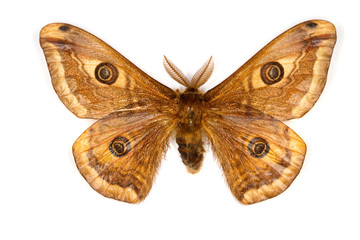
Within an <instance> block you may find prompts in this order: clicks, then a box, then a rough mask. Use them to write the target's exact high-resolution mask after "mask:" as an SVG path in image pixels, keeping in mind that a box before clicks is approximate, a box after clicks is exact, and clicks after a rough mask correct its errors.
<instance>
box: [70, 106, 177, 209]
mask: <svg viewBox="0 0 360 240" xmlns="http://www.w3.org/2000/svg"><path fill="white" fill-rule="evenodd" d="M176 124H177V121H176V120H175V119H173V118H172V117H170V116H168V115H165V114H160V113H156V111H152V112H149V111H147V112H132V111H130V112H129V111H128V112H115V113H112V114H110V115H108V116H106V117H105V118H103V119H101V120H99V121H97V122H96V123H95V124H93V125H92V126H91V127H90V128H88V129H87V130H86V131H85V132H84V133H83V134H82V135H81V136H80V137H79V138H78V139H77V140H76V142H75V143H74V146H73V154H74V158H75V161H76V165H77V167H78V169H79V171H80V173H81V174H82V175H83V177H84V178H85V179H86V181H87V182H88V183H89V184H90V186H91V187H92V188H94V189H95V190H96V191H97V192H99V193H100V194H102V195H104V196H106V197H109V198H114V199H116V200H120V201H125V202H130V203H136V202H140V201H142V200H143V199H144V198H145V197H146V196H147V194H148V193H149V191H150V189H151V186H152V182H153V179H154V176H155V173H156V170H157V168H158V166H159V164H160V160H161V158H162V156H163V153H164V151H165V149H166V147H167V142H168V139H169V137H170V134H171V132H172V131H173V129H174V127H175V126H176Z"/></svg>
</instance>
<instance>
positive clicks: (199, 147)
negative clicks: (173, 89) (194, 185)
mask: <svg viewBox="0 0 360 240" xmlns="http://www.w3.org/2000/svg"><path fill="white" fill-rule="evenodd" d="M179 106H180V107H179V113H178V116H179V124H178V127H177V130H176V143H177V144H178V146H179V148H178V150H179V152H180V156H181V159H182V161H183V163H184V164H185V166H186V167H187V170H188V171H189V172H190V173H197V172H198V171H199V170H200V168H201V166H202V162H203V153H204V147H203V141H202V132H201V118H202V110H203V93H202V92H200V91H198V90H197V89H194V88H187V89H186V90H185V91H184V92H182V93H180V96H179Z"/></svg>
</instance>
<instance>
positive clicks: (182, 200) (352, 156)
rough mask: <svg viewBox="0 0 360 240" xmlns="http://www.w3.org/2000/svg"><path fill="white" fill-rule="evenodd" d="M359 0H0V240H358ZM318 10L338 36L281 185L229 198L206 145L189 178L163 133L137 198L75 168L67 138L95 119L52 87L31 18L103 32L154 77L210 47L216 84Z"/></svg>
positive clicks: (190, 66)
mask: <svg viewBox="0 0 360 240" xmlns="http://www.w3.org/2000/svg"><path fill="white" fill-rule="evenodd" d="M355 2H356V1H353V2H351V1H330V0H326V1H315V0H310V1H307V0H301V1H259V0H257V1H185V0H182V1H130V0H127V1H113V2H110V1H105V0H101V1H83V2H81V1H75V0H72V1H68V0H62V1H35V0H32V1H6V2H4V3H2V4H1V14H0V18H1V22H0V24H1V28H0V31H1V33H0V34H1V35H0V36H1V38H0V41H1V45H0V46H1V51H0V56H1V57H0V61H1V64H0V66H1V88H0V103H1V120H0V121H1V125H0V126H1V132H0V140H1V145H0V146H1V160H0V161H1V165H0V170H1V172H0V184H1V185H0V187H1V196H0V221H1V223H0V239H75V238H76V239H209V238H213V239H359V238H360V234H359V230H358V228H359V221H360V220H359V215H360V207H359V205H360V204H359V203H360V197H359V182H360V181H359V175H360V174H359V169H360V157H359V155H360V149H359V146H360V144H359V143H360V142H359V134H360V127H359V117H358V115H357V112H358V111H359V102H360V101H359V100H360V97H359V95H360V94H359V89H360V77H359V76H360V74H359V70H360V67H359V66H360V62H359V55H360V51H359V50H360V48H359V46H360V45H359V44H360V34H359V32H360V31H359V23H360V17H359V7H358V6H356V5H355ZM309 19H326V20H329V21H331V22H333V23H334V24H335V26H336V27H337V33H338V42H337V44H336V47H335V50H334V55H333V59H332V62H331V66H330V70H329V77H328V81H327V85H326V87H325V89H324V92H323V94H322V96H321V97H320V99H319V101H318V103H317V104H316V105H315V107H314V108H313V109H312V110H311V111H310V112H309V113H308V114H306V115H305V116H304V117H303V118H301V119H297V120H293V121H290V122H287V124H288V125H289V126H291V127H292V129H293V130H294V131H296V132H297V133H298V134H299V135H300V136H301V137H302V138H303V139H304V141H305V142H306V143H307V146H308V153H307V156H306V160H305V163H304V166H303V169H302V171H301V172H300V174H299V176H298V177H297V178H296V180H295V181H294V183H293V184H292V185H291V186H290V187H289V189H288V190H286V191H285V192H284V193H283V194H281V195H279V196H278V197H276V198H273V199H270V200H268V201H265V202H262V203H258V204H255V205H251V206H245V205H241V204H240V203H238V202H237V201H236V200H235V198H234V197H233V196H232V195H231V193H230V190H229V189H228V187H227V185H226V184H225V181H224V178H223V176H222V173H221V171H220V169H219V167H218V166H217V163H216V162H215V161H214V160H213V157H212V154H211V151H210V150H209V148H207V150H208V152H207V154H206V157H205V162H204V166H203V169H202V170H201V172H200V173H198V174H196V175H190V174H188V173H187V172H186V170H185V167H184V165H183V164H182V163H181V160H180V157H179V154H178V152H177V150H176V148H177V146H176V144H175V143H174V142H172V143H171V144H170V149H169V151H168V153H167V155H166V158H165V159H166V160H164V161H163V164H162V166H161V169H160V170H159V172H158V177H157V179H156V182H155V184H154V186H153V188H152V190H151V192H150V194H149V195H148V197H147V198H146V199H145V201H144V202H142V203H140V204H137V205H131V204H127V203H122V202H118V201H115V200H112V199H107V198H105V197H103V196H101V195H99V194H98V193H96V192H95V191H94V190H92V189H91V187H90V186H89V185H88V184H87V183H86V181H85V180H84V179H83V178H82V176H81V175H80V173H79V172H78V170H77V169H76V166H75V163H74V161H73V157H72V154H71V146H72V144H73V142H74V141H75V140H76V138H77V137H78V136H79V135H80V134H81V133H82V132H83V131H84V130H85V129H86V128H87V127H89V126H90V124H91V123H92V122H93V121H92V120H83V119H78V118H76V117H75V116H74V115H73V114H72V113H71V112H70V111H68V110H67V109H66V108H65V106H64V105H63V104H62V103H61V102H60V100H59V99H58V97H57V95H56V94H55V92H54V91H53V88H52V86H51V82H50V77H49V73H48V69H47V66H46V62H45V59H44V56H43V53H42V50H41V48H40V46H39V40H38V34H39V31H40V29H41V28H42V27H43V26H44V25H46V24H48V23H51V22H67V23H70V24H73V25H76V26H79V27H81V28H84V29H86V30H87V31H89V32H91V33H93V34H95V35H96V36H98V37H100V38H102V39H103V40H104V41H106V42H107V43H109V44H110V45H112V46H113V47H114V48H115V49H117V50H118V51H119V52H121V53H122V54H123V55H125V56H126V57H127V58H128V59H130V60H131V61H132V62H134V63H135V64H136V65H137V66H138V67H140V68H141V69H143V70H144V71H145V72H147V73H148V74H150V75H151V76H152V77H154V78H156V79H158V80H159V81H161V82H162V83H164V84H166V85H168V86H170V87H172V88H178V87H179V85H178V84H177V83H176V82H175V81H173V80H172V79H170V77H168V76H167V74H166V72H165V70H164V69H163V66H162V58H163V55H164V54H166V56H167V57H169V59H171V60H172V61H173V62H174V63H175V64H176V65H177V66H178V67H179V68H181V69H182V70H183V71H184V72H185V74H187V75H189V76H191V75H192V74H193V73H195V71H196V70H197V69H198V68H199V67H200V66H201V65H202V64H203V62H204V61H205V60H206V59H207V58H208V57H210V56H213V57H214V61H215V71H214V73H213V76H212V77H211V79H210V80H209V82H208V83H207V84H206V85H205V86H204V90H207V89H210V88H211V87H213V86H215V85H216V84H218V83H220V82H221V81H222V80H224V79H225V78H226V77H227V76H229V75H230V74H231V73H232V72H233V71H235V70H236V69H237V68H238V67H240V66H241V65H242V64H243V63H244V62H245V61H246V60H248V59H249V58H250V57H251V56H252V55H253V54H255V53H256V52H257V51H258V50H259V49H260V48H262V47H263V46H264V45H265V44H267V43H268V42H269V41H270V40H272V39H273V38H275V37H276V36H277V35H278V34H280V33H282V32H283V31H285V30H286V29H288V28H290V27H292V26H293V25H295V24H297V23H300V22H302V21H305V20H309Z"/></svg>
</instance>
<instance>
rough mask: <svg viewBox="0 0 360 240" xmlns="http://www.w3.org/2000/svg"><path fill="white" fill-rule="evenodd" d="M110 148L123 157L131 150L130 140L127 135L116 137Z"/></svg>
mask: <svg viewBox="0 0 360 240" xmlns="http://www.w3.org/2000/svg"><path fill="white" fill-rule="evenodd" d="M109 150H110V152H111V153H112V154H113V155H114V156H115V157H122V156H124V155H126V154H127V153H128V152H130V150H131V144H130V141H129V139H127V138H126V137H122V136H119V137H116V138H114V139H113V140H112V141H111V142H110V144H109Z"/></svg>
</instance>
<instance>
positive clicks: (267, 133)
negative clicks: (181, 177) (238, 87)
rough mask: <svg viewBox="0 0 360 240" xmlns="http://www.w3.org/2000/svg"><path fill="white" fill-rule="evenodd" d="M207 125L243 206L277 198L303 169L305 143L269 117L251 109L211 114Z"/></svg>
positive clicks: (222, 164) (217, 155)
mask: <svg viewBox="0 0 360 240" xmlns="http://www.w3.org/2000/svg"><path fill="white" fill-rule="evenodd" d="M203 126H204V131H205V133H206V135H207V137H208V139H209V141H210V143H211V145H212V148H213V151H214V153H215V155H216V157H217V159H218V160H219V162H220V164H221V166H222V169H223V171H224V174H225V178H226V181H227V183H228V185H229V187H230V189H231V192H232V193H233V195H234V196H235V197H236V198H237V199H238V200H239V201H240V202H241V203H244V204H252V203H256V202H260V201H263V200H266V199H268V198H272V197H274V196H277V195H278V194H280V193H282V192H283V191H284V190H285V189H286V188H287V187H288V186H289V185H290V184H291V183H292V182H293V180H294V179H295V177H296V176H297V175H298V173H299V171H300V169H301V166H302V164H303V160H304V157H305V152H306V145H305V143H304V142H303V141H302V139H301V138H300V137H299V136H298V135H297V134H296V133H295V132H294V131H292V130H291V129H290V128H289V127H287V126H286V125H284V124H283V123H281V122H280V121H278V120H276V119H275V118H272V117H271V116H269V115H266V114H263V113H261V112H259V111H257V110H255V109H251V108H248V107H242V108H241V107H239V108H238V109H237V112H234V111H231V112H226V111H221V112H218V111H209V112H207V114H206V116H205V117H204V119H203Z"/></svg>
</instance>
